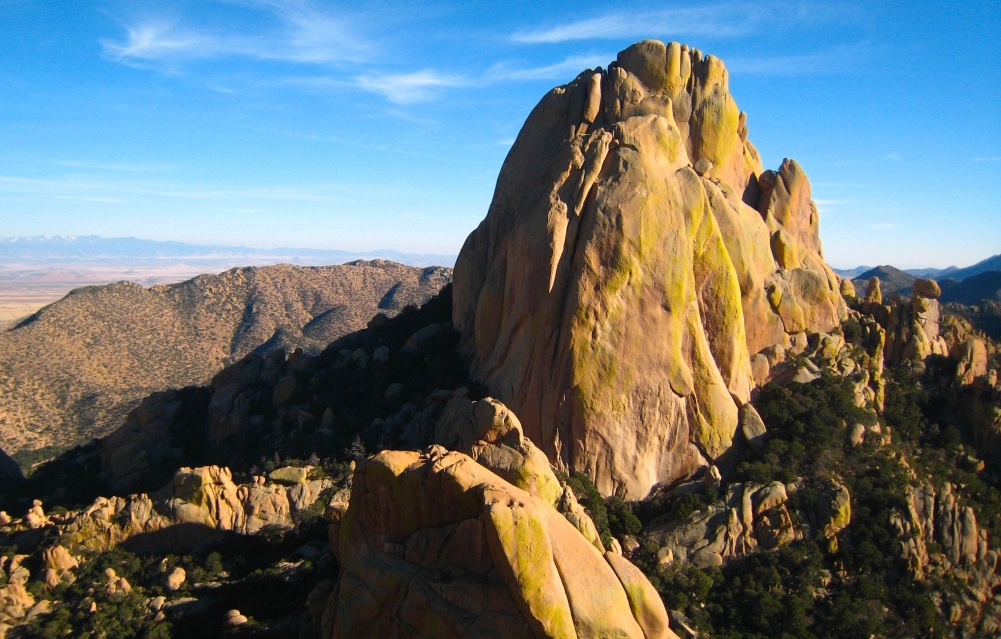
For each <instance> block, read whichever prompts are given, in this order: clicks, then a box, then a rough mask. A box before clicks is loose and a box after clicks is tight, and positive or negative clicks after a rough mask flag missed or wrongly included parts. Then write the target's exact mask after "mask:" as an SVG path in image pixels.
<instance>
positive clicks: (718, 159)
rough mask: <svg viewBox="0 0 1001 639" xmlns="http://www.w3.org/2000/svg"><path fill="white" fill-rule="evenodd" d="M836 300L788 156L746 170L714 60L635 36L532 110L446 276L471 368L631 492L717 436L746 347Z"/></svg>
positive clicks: (741, 137) (569, 464)
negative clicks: (774, 165) (772, 165)
mask: <svg viewBox="0 0 1001 639" xmlns="http://www.w3.org/2000/svg"><path fill="white" fill-rule="evenodd" d="M696 164H698V166H699V168H698V172H696V170H695V169H694V167H695V165H696ZM773 238H774V240H773ZM540 274H541V276H540ZM846 312H847V307H846V306H845V304H844V301H843V299H842V297H841V295H840V289H839V281H838V279H837V276H835V275H834V273H833V272H832V271H831V270H830V269H829V268H828V267H827V265H826V264H825V263H824V261H823V256H822V254H821V249H820V241H819V232H818V216H817V209H816V206H815V205H814V204H813V202H812V200H811V199H810V185H809V180H808V179H807V178H806V175H805V173H804V172H803V170H802V168H801V167H799V165H798V164H796V163H795V162H793V161H791V160H787V161H785V162H783V164H782V166H781V167H780V168H779V169H778V170H777V171H764V170H763V168H762V167H761V162H760V159H759V156H758V153H757V150H755V148H754V146H753V145H752V144H751V142H750V141H749V140H748V138H747V115H746V114H744V113H742V112H741V111H740V110H739V109H738V107H737V105H736V103H735V102H734V100H733V97H732V96H731V95H730V93H729V89H728V77H727V71H726V68H725V66H724V65H723V63H722V61H721V60H719V59H718V58H714V57H712V56H703V55H702V53H701V52H700V51H698V50H697V49H692V48H690V47H687V46H685V45H681V44H678V43H671V44H664V43H661V42H657V41H652V40H650V41H644V42H640V43H637V44H636V45H633V46H631V47H629V48H627V49H626V50H624V51H622V52H621V53H620V54H619V56H618V58H617V59H616V61H615V62H613V63H611V64H610V65H609V67H608V69H607V70H602V69H597V70H593V71H587V72H584V73H582V74H581V75H580V76H578V78H577V79H576V80H574V81H572V82H570V83H569V84H567V85H565V86H563V87H559V88H558V89H555V90H553V91H551V92H550V93H548V94H547V95H546V96H545V97H544V98H543V99H542V101H541V102H540V103H539V105H538V106H537V107H536V108H535V109H534V110H533V112H532V114H531V115H530V116H529V118H528V120H527V121H526V123H525V125H524V127H523V128H522V131H521V133H520V134H519V135H518V137H517V140H516V141H515V143H514V145H513V147H512V148H511V151H510V153H509V154H508V157H507V159H506V161H505V162H504V166H503V167H502V169H501V173H500V176H499V178H498V181H497V188H496V191H495V194H494V199H493V201H492V202H491V205H490V209H489V211H488V213H487V216H486V218H485V219H484V220H483V221H482V222H481V223H480V225H479V227H478V228H477V229H476V230H475V231H473V233H471V234H470V235H469V237H468V238H467V240H466V242H465V244H464V246H463V249H462V251H461V252H460V255H459V258H458V260H457V262H456V268H455V284H454V289H453V323H454V325H455V327H456V328H457V330H458V331H459V333H460V336H461V338H460V350H461V351H462V352H464V353H466V354H467V356H468V357H469V358H470V359H471V369H472V374H473V376H474V377H475V378H476V379H477V380H478V381H481V382H482V383H484V384H485V385H486V387H487V389H488V390H489V392H490V393H491V395H493V396H494V397H496V398H497V399H499V400H501V401H503V402H504V403H505V404H507V405H508V406H510V407H511V408H512V409H513V410H514V411H515V412H516V413H517V414H518V416H519V417H520V419H521V424H522V427H523V430H524V435H525V436H526V437H528V438H529V439H531V440H532V441H533V442H534V443H535V444H536V446H538V447H539V448H540V449H541V450H542V451H543V452H544V453H545V454H546V455H547V456H548V457H549V459H550V460H551V461H552V462H553V463H554V464H555V465H556V466H557V467H558V468H560V469H563V470H574V471H582V472H584V473H586V474H587V475H589V476H590V477H591V478H592V480H593V481H594V482H595V485H596V486H597V487H598V489H599V490H600V491H601V492H602V493H605V494H609V493H618V494H620V495H623V496H627V497H630V498H641V497H644V496H645V495H647V494H648V492H649V491H650V490H651V489H652V488H653V487H654V486H656V485H657V484H659V483H664V482H672V481H676V480H678V479H682V478H685V477H687V476H690V475H691V474H692V473H694V472H695V471H697V470H698V469H699V468H700V467H703V466H705V465H707V464H709V463H711V462H712V461H713V458H715V457H716V456H718V455H720V454H722V453H724V452H725V451H726V450H727V449H728V448H729V446H730V445H731V443H732V439H733V434H734V432H735V427H736V418H735V416H736V412H737V409H738V408H739V406H740V405H741V404H743V403H744V402H746V401H747V400H748V398H749V396H750V390H751V387H752V385H754V384H756V383H758V381H759V380H755V379H753V378H752V375H751V365H750V358H751V356H752V355H754V354H756V353H759V352H762V351H764V350H766V349H768V348H770V347H772V346H774V345H779V346H783V347H784V346H787V345H789V344H790V343H792V342H794V341H801V340H802V339H803V336H804V335H805V334H806V333H812V332H822V333H823V332H830V331H831V330H833V329H834V327H835V326H837V323H838V320H839V318H841V317H842V316H843V315H844V314H845V313H846Z"/></svg>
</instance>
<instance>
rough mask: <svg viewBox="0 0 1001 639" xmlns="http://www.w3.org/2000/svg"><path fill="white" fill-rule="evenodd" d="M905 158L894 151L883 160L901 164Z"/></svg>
mask: <svg viewBox="0 0 1001 639" xmlns="http://www.w3.org/2000/svg"><path fill="white" fill-rule="evenodd" d="M902 158H903V156H902V155H900V154H899V153H897V152H896V151H893V152H892V153H887V154H886V155H885V156H884V158H883V159H885V160H889V161H890V162H899V161H900V160H901V159H902Z"/></svg>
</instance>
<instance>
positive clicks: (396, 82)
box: [355, 69, 469, 104]
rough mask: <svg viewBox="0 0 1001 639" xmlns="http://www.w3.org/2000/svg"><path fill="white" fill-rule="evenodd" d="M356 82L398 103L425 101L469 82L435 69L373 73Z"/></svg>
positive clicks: (367, 89) (359, 78)
mask: <svg viewBox="0 0 1001 639" xmlns="http://www.w3.org/2000/svg"><path fill="white" fill-rule="evenodd" d="M355 82H356V83H357V86H358V87H360V88H361V89H363V90H365V91H368V92H369V93H376V94H379V95H382V96H383V97H385V98H386V99H387V100H389V101H390V102H394V103H396V104H413V103H415V102H425V101H427V100H430V99H432V98H433V97H435V96H436V95H437V93H438V90H439V89H444V88H452V87H460V86H465V85H467V84H469V83H468V81H467V80H465V79H464V78H462V77H460V76H452V75H441V74H439V73H438V72H437V71H434V70H433V69H424V70H421V71H414V72H412V73H385V74H375V73H373V74H368V75H362V76H358V77H357V78H355Z"/></svg>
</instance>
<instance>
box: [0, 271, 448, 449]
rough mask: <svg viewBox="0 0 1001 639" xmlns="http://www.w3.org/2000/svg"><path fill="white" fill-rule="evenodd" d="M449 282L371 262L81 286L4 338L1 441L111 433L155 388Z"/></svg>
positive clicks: (352, 324)
mask: <svg viewBox="0 0 1001 639" xmlns="http://www.w3.org/2000/svg"><path fill="white" fill-rule="evenodd" d="M450 277H451V272H450V270H449V269H445V268H437V267H432V268H427V269H417V268H413V267H407V266H402V265H399V264H394V263H392V262H385V261H373V262H355V263H352V264H345V265H341V266H328V267H296V266H290V265H277V266H268V267H259V268H240V269H232V270H230V271H226V272H225V273H222V274H221V275H202V276H199V277H196V278H194V279H192V280H189V281H187V282H182V283H180V284H174V285H169V286H154V287H151V288H148V289H146V288H143V287H141V286H139V285H138V284H132V283H127V282H120V283H117V284H111V285H108V286H99V287H87V288H83V289H78V290H76V291H74V292H72V293H71V294H69V295H68V296H66V297H65V298H63V299H62V300H60V301H59V302H56V303H54V304H51V305H50V306H47V307H45V308H44V309H42V310H41V311H39V312H38V313H37V314H35V315H34V316H32V317H31V318H29V319H28V320H26V321H24V322H22V323H21V324H20V325H19V326H18V327H16V328H14V329H12V330H9V331H6V332H3V333H0V402H2V404H0V441H3V444H4V448H5V449H6V450H7V452H8V453H10V454H15V453H17V452H18V451H20V450H22V449H25V448H27V449H38V448H42V447H56V448H65V447H68V446H69V445H72V444H76V443H79V442H80V441H85V440H87V439H89V438H91V437H95V436H102V435H105V434H107V433H109V432H110V431H111V430H113V429H114V428H117V426H118V425H120V423H121V421H122V420H123V418H124V417H125V415H126V414H127V413H128V412H129V411H130V410H131V409H132V408H133V407H134V406H135V405H136V404H137V403H138V401H139V400H140V399H142V398H143V397H145V396H146V395H148V394H150V393H152V392H155V391H159V390H165V389H167V388H181V387H183V386H188V385H192V384H204V383H206V382H207V381H208V380H209V379H211V377H212V375H214V374H215V373H216V372H218V371H219V370H220V369H221V368H222V367H223V366H225V365H227V364H229V363H232V362H235V361H237V360H239V359H241V358H243V357H244V356H245V355H247V354H248V353H250V352H253V351H255V350H261V351H267V350H279V351H283V352H291V351H292V350H294V349H296V348H301V349H302V350H304V351H306V352H312V353H316V352H319V350H321V349H322V348H323V347H325V346H326V345H327V344H328V343H329V342H331V341H332V340H334V339H336V338H337V337H340V336H341V335H345V334H347V333H350V332H352V331H355V330H358V329H359V328H362V327H363V326H364V325H365V322H367V321H368V320H369V318H371V317H372V316H373V315H375V314H376V313H378V312H382V313H385V314H387V315H392V314H395V313H397V312H399V311H400V310H401V309H402V308H404V307H405V306H406V305H408V304H416V305H419V304H421V303H423V302H424V301H425V300H427V299H428V298H429V297H431V296H432V295H433V294H434V293H435V292H437V291H438V290H439V289H440V288H441V287H442V286H443V285H444V284H445V283H446V282H448V281H449V280H450Z"/></svg>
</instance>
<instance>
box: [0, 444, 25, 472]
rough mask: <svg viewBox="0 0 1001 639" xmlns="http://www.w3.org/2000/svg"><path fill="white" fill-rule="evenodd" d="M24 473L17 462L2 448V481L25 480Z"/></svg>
mask: <svg viewBox="0 0 1001 639" xmlns="http://www.w3.org/2000/svg"><path fill="white" fill-rule="evenodd" d="M23 478H24V473H22V472H21V467H20V466H18V465H17V462H16V461H14V460H13V459H11V458H10V457H9V456H8V455H7V453H5V452H4V451H3V449H2V448H0V479H23Z"/></svg>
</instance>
